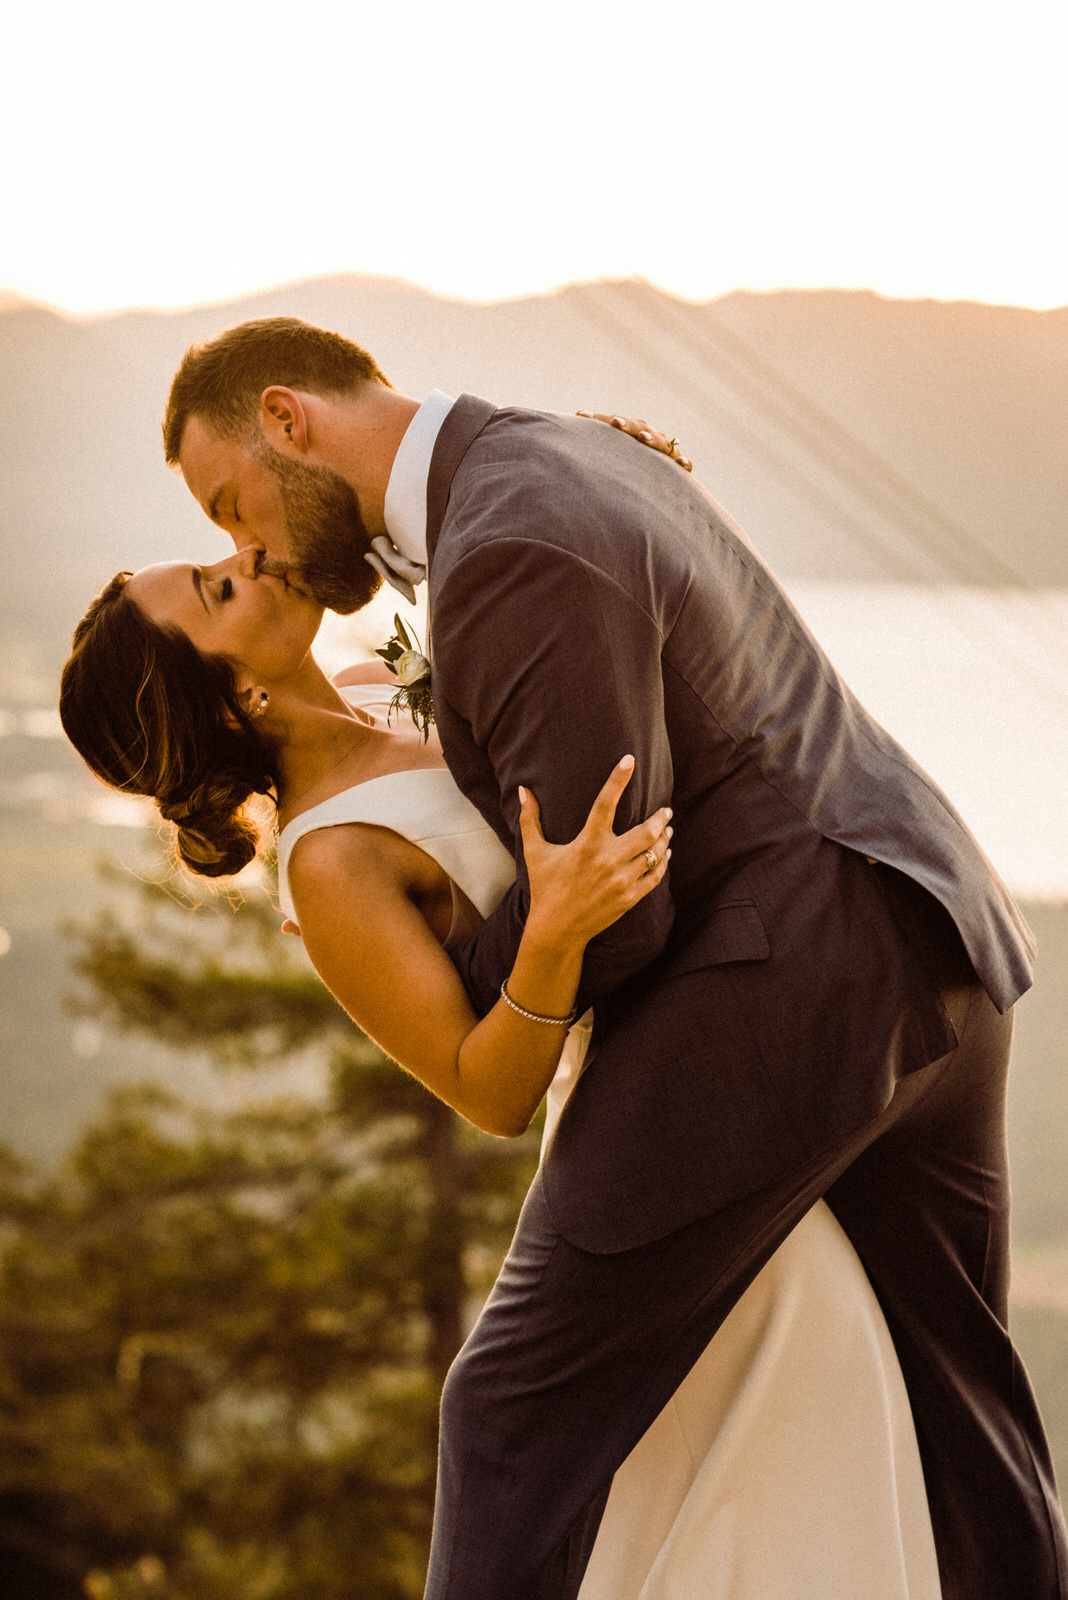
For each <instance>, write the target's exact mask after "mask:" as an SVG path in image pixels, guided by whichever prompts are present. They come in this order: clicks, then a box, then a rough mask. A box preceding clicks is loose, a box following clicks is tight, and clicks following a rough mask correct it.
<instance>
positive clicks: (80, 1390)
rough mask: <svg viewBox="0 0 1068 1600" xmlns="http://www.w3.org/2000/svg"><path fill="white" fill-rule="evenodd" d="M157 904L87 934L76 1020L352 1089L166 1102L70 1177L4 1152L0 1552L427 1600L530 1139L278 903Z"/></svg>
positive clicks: (117, 1575) (126, 1108) (145, 1589)
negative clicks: (466, 1367) (317, 1061)
mask: <svg viewBox="0 0 1068 1600" xmlns="http://www.w3.org/2000/svg"><path fill="white" fill-rule="evenodd" d="M136 899H137V905H136V906H135V908H134V910H133V914H132V920H131V921H124V920H123V917H121V916H119V915H117V914H115V913H114V912H113V913H111V914H109V915H108V916H107V917H105V918H103V919H101V920H100V921H98V922H97V923H96V924H94V925H93V926H92V927H91V928H88V929H83V930H82V931H81V932H80V933H79V934H78V935H77V936H76V937H77V940H78V947H79V948H78V954H77V957H76V968H77V970H78V972H79V973H80V974H81V976H82V978H83V980H85V981H86V982H87V984H88V992H86V991H85V990H83V992H82V995H81V996H80V998H79V999H78V1001H77V1004H78V1006H79V1008H80V1009H82V1010H85V1011H91V1012H93V1013H94V1014H96V1015H104V1016H106V1017H108V1018H109V1019H110V1020H111V1021H112V1022H113V1023H116V1024H118V1025H119V1026H122V1027H125V1028H130V1029H139V1030H141V1031H144V1032H150V1033H154V1034H156V1035H157V1036H162V1037H165V1038H166V1039H168V1040H169V1041H170V1042H171V1043H172V1044H178V1045H180V1046H186V1047H189V1048H196V1049H198V1050H204V1049H207V1050H209V1051H211V1052H212V1053H213V1054H214V1055H215V1056H216V1057H217V1058H218V1059H219V1060H220V1061H225V1062H227V1063H229V1064H231V1065H232V1064H233V1063H234V1062H235V1061H240V1062H244V1063H246V1064H249V1065H253V1064H256V1063H258V1062H264V1061H268V1060H271V1059H275V1058H277V1057H278V1056H279V1055H281V1054H282V1053H284V1052H285V1051H287V1050H292V1049H299V1050H301V1051H304V1052H311V1053H313V1054H315V1055H317V1056H318V1057H320V1058H321V1059H322V1061H323V1064H324V1066H325V1068H326V1074H327V1080H328V1085H329V1087H328V1089H327V1090H326V1092H325V1095H324V1096H323V1098H322V1099H321V1101H320V1102H318V1103H313V1102H311V1101H306V1100H289V1101H280V1102H274V1103H270V1104H264V1103H262V1102H259V1103H251V1104H248V1105H245V1106H243V1107H241V1108H240V1109H237V1110H233V1111H231V1112H229V1113H226V1114H219V1113H216V1112H209V1111H207V1110H204V1109H203V1108H198V1107H195V1106H191V1105H188V1104H184V1103H183V1102H182V1101H181V1100H180V1099H179V1098H177V1097H176V1096H175V1095H173V1094H171V1093H168V1092H167V1091H165V1090H164V1089H162V1088H159V1087H144V1088H141V1089H138V1090H135V1091H125V1092H123V1093H121V1094H119V1095H117V1096H116V1097H115V1098H114V1099H113V1100H112V1102H111V1103H110V1105H109V1107H108V1108H107V1110H106V1112H105V1114H104V1115H103V1116H102V1117H101V1118H100V1120H99V1121H97V1122H96V1123H95V1124H94V1125H92V1126H91V1127H89V1128H87V1129H86V1130H85V1132H84V1134H83V1135H82V1136H81V1138H80V1139H79V1140H78V1142H77V1143H76V1145H75V1146H74V1148H73V1149H72V1150H71V1151H70V1152H69V1155H68V1157H67V1159H66V1161H65V1163H64V1164H63V1166H62V1168H61V1169H60V1170H59V1171H58V1172H57V1173H55V1174H53V1175H51V1176H46V1177H42V1176H38V1175H35V1174H33V1173H31V1172H28V1171H27V1170H26V1169H25V1168H24V1167H22V1166H21V1165H20V1164H19V1163H18V1162H17V1161H16V1160H15V1158H14V1157H13V1156H10V1155H8V1154H0V1547H4V1546H6V1547H7V1548H9V1549H15V1548H17V1549H19V1550H22V1551H24V1552H26V1551H28V1552H30V1553H31V1554H33V1555H36V1557H37V1559H38V1561H39V1562H40V1564H41V1566H42V1568H45V1569H48V1570H51V1571H54V1572H56V1573H61V1574H62V1573H65V1574H68V1575H70V1576H72V1577H77V1578H80V1579H86V1581H87V1592H88V1593H89V1594H90V1595H91V1596H93V1597H95V1600H224V1597H225V1600H305V1597H307V1600H313V1597H314V1600H342V1597H344V1600H363V1597H367V1600H371V1597H372V1596H373V1597H374V1600H407V1597H409V1596H416V1595H418V1594H420V1593H421V1592H422V1581H423V1573H424V1570H425V1558H426V1544H427V1539H428V1534H429V1526H430V1517H431V1508H432V1495H433V1472H434V1451H435V1436H436V1412H437V1396H438V1391H439V1387H440V1382H441V1379H442V1377H443V1375H444V1372H445V1370H446V1369H447V1366H448V1364H449V1362H450V1361H451V1359H452V1356H453V1355H454V1353H455V1350H456V1348H457V1347H458V1344H459V1342H460V1340H461V1337H462V1333H463V1331H464V1329H465V1327H466V1325H467V1324H468V1322H469V1320H470V1318H471V1316H472V1315H473V1313H474V1310H475V1308H476V1306H477V1301H478V1299H479V1297H480V1296H481V1294H482V1293H483V1292H484V1290H485V1288H486V1287H487V1285H488V1281H489V1279H490V1277H491V1276H492V1273H493V1271H494V1270H495V1268H496V1265H497V1263H498V1261H499V1259H500V1256H501V1253H502V1252H503V1249H504V1248H505V1246H506V1243H507V1239H508V1236H509V1234H510V1232H511V1228H512V1226H513V1223H514V1217H515V1212H516V1209H517V1206H518V1203H519V1200H520V1198H521V1195H522V1192H523V1190H524V1189H525V1187H526V1184H527V1182H528V1181H529V1177H530V1174H531V1171H532V1169H533V1163H534V1158H535V1152H534V1149H533V1148H532V1141H530V1140H521V1141H516V1142H513V1143H509V1144H505V1143H501V1142H500V1141H495V1140H491V1139H488V1138H486V1137H485V1136H483V1135H480V1134H478V1133H476V1132H475V1130H473V1129H470V1128H468V1127H467V1126H466V1125H464V1124H462V1123H461V1122H460V1121H459V1120H458V1119H457V1118H456V1117H455V1116H454V1115H453V1113H451V1112H450V1111H448V1110H447V1108H445V1107H443V1106H441V1105H440V1104H439V1103H438V1102H437V1101H435V1100H434V1099H433V1098H432V1097H431V1096H429V1095H428V1094H427V1093H426V1092H425V1091H424V1090H423V1089H422V1087H421V1086H420V1085H418V1084H416V1083H415V1082H414V1081H413V1080H412V1079H410V1078H408V1077H407V1076H405V1075H404V1074H403V1073H402V1072H400V1071H399V1069H398V1068H397V1067H396V1066H395V1065H394V1064H393V1063H391V1062H389V1061H387V1060H386V1059H385V1058H384V1057H383V1056H382V1054H381V1053H380V1052H379V1051H378V1050H377V1049H376V1048H375V1047H374V1046H373V1045H372V1044H371V1043H370V1042H369V1041H368V1040H366V1039H365V1038H363V1036H362V1035H360V1034H359V1033H358V1032H357V1031H356V1030H355V1029H354V1028H353V1027H352V1025H351V1024H350V1023H349V1022H348V1020H347V1019H346V1018H345V1017H344V1016H343V1014H342V1013H341V1012H340V1011H339V1009H338V1008H337V1007H336V1006H335V1005H334V1003H333V1002H332V1001H331V1000H330V999H329V997H328V996H326V995H325V991H322V990H321V988H320V986H319V985H318V981H317V980H316V979H315V978H314V975H312V974H311V973H310V971H309V969H308V968H307V966H306V963H305V962H304V958H303V954H302V951H301V948H300V946H299V944H298V943H297V941H295V940H283V939H281V938H280V937H279V936H278V934H277V933H274V932H273V929H274V928H275V927H276V926H277V921H278V918H277V913H275V912H272V910H271V908H270V906H269V904H268V902H267V901H266V900H265V898H264V897H262V896H257V897H255V898H253V897H251V896H250V897H249V898H247V899H246V900H244V901H227V900H223V899H220V898H217V897H216V898H211V899H208V900H206V901H204V902H197V901H195V900H193V899H191V898H190V897H188V896H186V895H184V894H183V895H181V896H178V897H176V896H175V894H174V893H173V890H172V889H171V887H170V886H169V885H167V884H165V883H163V882H156V883H149V884H146V885H143V886H142V887H141V888H140V889H139V891H138V894H137V896H136ZM125 915H126V916H127V917H129V916H130V911H129V909H127V912H126V913H125Z"/></svg>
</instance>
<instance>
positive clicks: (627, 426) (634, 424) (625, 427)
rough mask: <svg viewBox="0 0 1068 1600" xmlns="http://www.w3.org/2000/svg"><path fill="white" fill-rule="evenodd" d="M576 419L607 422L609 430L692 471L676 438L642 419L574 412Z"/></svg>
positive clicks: (602, 413)
mask: <svg viewBox="0 0 1068 1600" xmlns="http://www.w3.org/2000/svg"><path fill="white" fill-rule="evenodd" d="M575 415H576V416H578V417H589V418H590V419H591V421H593V422H607V424H608V426H609V427H610V428H616V429H617V430H618V431H619V432H620V433H626V434H629V435H630V437H631V438H632V439H638V440H640V441H641V443H642V444H644V445H648V447H649V449H650V450H659V452H660V454H661V455H662V456H670V457H671V459H672V461H674V462H675V463H676V464H677V465H678V466H680V467H681V468H682V469H683V471H684V472H692V471H693V462H692V461H691V460H690V459H689V457H688V456H684V455H683V453H682V447H681V445H680V444H679V441H678V439H677V438H675V437H674V436H672V437H671V438H669V437H668V435H667V434H666V433H662V432H661V430H660V429H659V428H654V427H653V426H652V424H651V423H648V422H646V420H645V418H644V417H621V416H613V415H611V414H610V413H609V412H607V411H576V413H575Z"/></svg>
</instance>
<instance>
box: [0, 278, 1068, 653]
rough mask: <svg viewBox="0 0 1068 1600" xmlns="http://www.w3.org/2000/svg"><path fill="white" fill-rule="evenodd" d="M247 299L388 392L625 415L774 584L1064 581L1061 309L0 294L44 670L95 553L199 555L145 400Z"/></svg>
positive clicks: (666, 299)
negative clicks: (102, 301)
mask: <svg viewBox="0 0 1068 1600" xmlns="http://www.w3.org/2000/svg"><path fill="white" fill-rule="evenodd" d="M271 313H286V314H293V315H298V316H302V317H306V318H308V319H309V320H311V321H314V322H318V323H321V324H323V325H325V326H327V327H331V328H336V329H338V330H340V331H341V332H343V333H346V334H348V335H349V336H350V337H352V338H355V339H356V340H357V341H358V342H360V343H363V344H366V345H367V346H369V347H370V348H371V349H372V350H373V351H374V353H375V354H376V356H377V357H378V359H379V361H380V362H381V364H382V365H383V367H384V369H385V370H386V371H387V372H388V373H389V375H390V377H391V379H392V380H393V382H395V383H396V384H397V386H398V387H399V388H401V389H403V390H405V391H407V392H408V393H411V394H415V395H419V396H421V395H422V394H424V393H425V392H426V391H427V390H429V389H430V388H432V387H434V386H438V387H441V388H444V389H447V390H449V391H450V392H452V393H459V392H461V391H462V390H465V389H467V390H472V391H474V392H476V393H481V394H484V395H486V396H487V397H488V398H490V399H492V400H496V401H498V402H501V403H505V402H512V403H518V404H525V405H534V406H544V407H549V408H551V409H560V410H574V409H576V408H577V407H579V406H584V407H587V408H591V409H597V410H600V409H609V410H621V411H627V412H631V413H636V414H638V415H642V416H647V417H649V418H650V419H651V420H653V421H654V422H656V423H657V424H658V425H659V426H661V427H664V428H666V429H668V430H669V431H670V432H673V433H677V434H678V435H679V437H680V438H681V440H682V442H683V444H684V446H685V448H686V450H687V452H688V454H690V455H692V456H693V458H694V461H695V465H696V470H697V472H698V474H699V476H700V477H701V478H702V479H703V480H704V482H705V483H706V484H707V485H708V487H709V488H710V489H711V490H712V492H713V493H714V494H715V495H716V496H717V497H718V498H719V499H721V500H722V501H723V502H724V503H725V504H726V505H727V506H728V507H729V509H730V510H732V511H733V512H734V513H735V514H736V515H737V516H738V517H739V518H740V519H741V520H742V522H743V524H744V525H745V526H746V528H747V530H748V531H749V533H750V535H751V536H752V537H753V539H754V541H755V542H756V543H757V544H758V545H759V546H760V548H761V549H762V550H763V551H764V553H765V554H766V555H767V557H768V558H769V559H770V561H771V563H772V565H773V566H774V567H775V568H776V569H777V570H778V571H779V572H780V573H781V575H782V576H783V577H785V578H786V579H787V580H790V579H841V580H850V579H855V580H864V579H869V580H870V579H912V580H917V579H918V580H920V581H925V582H939V581H944V580H953V581H957V582H960V581H966V582H980V583H1005V582H1013V581H1017V580H1018V581H1022V582H1025V583H1027V584H1031V585H1040V586H1041V585H1062V584H1068V537H1066V534H1068V510H1066V505H1068V451H1066V449H1065V421H1064V419H1065V417H1066V416H1068V309H1065V310H1058V311H1047V312H1035V311H1025V310H1019V309H1015V308H1011V307H997V306H980V305H972V304H944V303H938V302H933V301H908V302H905V301H891V300H884V299H881V298H879V297H878V296H876V295H874V294H870V293H864V292H846V291H837V290H835V291H832V290H828V291H821V292H809V291H790V292H783V293H775V294H742V293H738V294H732V295H728V296H726V297H725V298H723V299H721V300H717V301H713V302H711V303H709V304H704V305H697V304H691V303H689V302H686V301H681V300H677V299H674V298H673V297H671V296H669V295H667V294H664V293H661V292H660V291H658V290H656V289H654V288H653V287H651V286H650V285H648V284H645V283H642V282H640V281H620V282H604V283H594V284H585V285H579V286H576V287H572V288H568V289H562V290H560V291H558V292H556V293H553V294H549V295H544V296H537V297H532V298H528V299H523V300H513V301H507V302H503V303H499V304H489V305H482V304H469V303H465V302H460V301H455V300H447V299H442V298H440V297H438V296H436V295H432V294H429V293H427V292H425V291H423V290H419V289H416V288H413V287H411V286H410V285H407V284H403V283H397V282H393V281H389V280H384V279H376V278H363V277H336V278H327V279H320V280H315V281H311V282H308V283H301V284H295V285H293V286H291V287H289V288H284V289H278V290H273V291H271V292H269V293H263V294H257V295H253V296H249V297H248V298H246V299H242V300H238V301H233V302H230V303H228V304H225V305H215V306H209V307H200V308H197V309H195V310H191V311H186V312H181V313H173V314H170V313H159V312H130V313H125V314H122V315H116V316H106V317H98V318H92V319H82V320H72V319H69V318H67V317H64V316H61V315H59V314H57V313H55V312H52V311H50V310H48V309H47V308H43V307H41V306H36V305H29V304H27V303H25V302H20V301H18V300H17V299H14V298H12V297H10V296H8V297H5V298H3V299H0V375H2V380H3V384H4V392H5V393H6V394H7V395H9V396H10V397H11V398H12V399H13V401H14V404H13V406H12V409H11V415H10V418H9V424H8V426H6V427H5V428H4V429H3V432H2V438H0V519H2V520H0V556H2V561H3V582H2V584H0V633H3V634H6V635H7V636H8V637H10V636H12V634H15V635H18V636H19V638H20V639H21V641H22V643H23V644H24V645H28V644H30V643H32V644H33V646H34V648H35V649H36V651H37V652H38V655H39V657H40V658H41V662H42V666H43V668H44V669H45V670H46V671H47V672H49V673H50V672H51V671H52V670H53V668H54V664H55V662H57V661H58V659H59V657H60V655H61V654H62V652H63V650H64V647H65V645H66V643H67V641H68V640H69V636H70V628H71V625H72V623H73V622H74V620H75V619H76V618H77V616H78V615H80V613H81V611H82V609H83V608H84V604H85V602H86V600H87V598H88V597H89V595H90V593H91V591H92V590H93V589H94V588H95V587H96V586H98V585H99V584H100V583H101V582H102V581H103V580H104V579H106V578H107V577H108V576H109V575H110V574H111V572H112V571H114V570H115V568H117V567H119V566H137V565H140V564H143V563H144V562H146V561H151V560H158V559H161V558H164V557H166V556H168V555H175V554H178V553H181V554H186V553H189V554H207V555H209V556H210V554H211V552H212V551H213V550H216V549H220V547H219V545H218V542H217V539H218V536H217V535H216V534H215V533H214V532H213V530H210V529H209V528H208V527H207V525H206V524H205V523H204V521H203V519H202V517H201V516H200V514H199V512H198V511H197V509H196V507H195V506H194V504H193V503H192V501H191V500H190V499H189V497H188V496H187V495H186V494H185V492H184V490H183V488H182V485H181V483H180V482H179V481H178V480H176V479H175V477H174V476H173V475H172V474H171V473H169V472H168V471H167V470H166V468H165V466H164V464H163V458H162V450H161V446H160V434H159V423H160V417H161V415H162V410H163V405H164V401H165V398H166V393H167V388H168V384H169V381H170V378H171V375H172V373H173V371H174V369H175V367H176V365H177V363H178V361H179V360H180V358H181V355H182V353H183V351H184V350H185V348H186V347H187V345H189V344H190V343H192V342H193V341H195V340H197V339H202V338H205V337H208V336H210V335H211V334H213V333H215V332H217V331H218V330H220V329H221V328H224V327H226V326H228V325H229V324H231V323H233V322H237V321H240V320H242V319H244V318H246V317H253V316H263V315H267V314H271ZM220 553H221V550H220Z"/></svg>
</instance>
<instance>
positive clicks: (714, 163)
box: [0, 0, 1068, 311]
mask: <svg viewBox="0 0 1068 1600" xmlns="http://www.w3.org/2000/svg"><path fill="white" fill-rule="evenodd" d="M1066 82H1068V4H1066V0H1014V3H1013V4H1012V5H996V6H995V5H993V4H989V5H976V4H975V0H897V3H896V4H895V5H894V6H893V7H891V6H888V5H886V4H885V3H880V4H878V5H875V4H871V3H869V0H733V3H732V4H729V5H728V4H725V3H723V0H678V3H676V4H672V5H669V6H665V5H656V6H653V5H652V4H644V5H643V4H637V3H635V0H615V3H608V0H539V3H538V5H536V6H513V5H509V4H506V3H504V0H449V3H448V4H444V3H443V0H301V4H300V5H295V4H292V3H286V4H283V3H282V0H183V4H182V5H181V6H163V5H160V4H157V3H154V0H95V3H94V4H93V5H85V6H74V5H71V4H70V0H34V3H33V4H32V5H25V6H23V7H21V8H19V9H18V10H17V11H16V10H15V9H14V8H10V9H9V11H8V14H7V20H6V21H5V22H4V24H3V35H2V38H0V122H2V125H3V133H4V149H5V153H6V159H5V161H4V163H3V171H2V174H0V216H2V218H3V224H2V227H0V287H2V288H6V289H9V290H12V291H15V292H17V293H21V294H24V295H27V296H30V297H31V298H37V299H41V300H44V301H47V302H49V303H51V304H55V305H59V306H62V307H64V308H67V309H70V310H75V311H99V310H106V309H113V308H117V307H121V306H126V305H131V304H138V305H159V306H174V305H183V304H189V303H193V302H199V301H205V300H213V299H216V298H220V297H225V296H230V295H238V294H241V293H243V292H245V291H247V290H249V289H253V288H258V287H266V286H269V285H274V284H278V283H282V282H286V281H291V280H293V279H295V278H300V277H305V276H313V275H319V274H323V273H329V272H336V271H353V272H370V273H383V274H388V275H392V276H396V277H402V278H405V279H408V280H409V281H411V282H415V283H419V284H422V285H425V286H426V287H428V288H431V289H434V290H437V291H439V292H441V293H444V294H449V295H458V296H462V297H467V298H473V299H489V298H498V297H507V296H512V295H518V294H524V293H528V292H531V291H538V290H544V289H549V288H551V287H553V286H555V285H557V284H560V283H562V282H568V281H574V280H576V279H587V278H594V277H600V276H607V275H627V274H632V273H639V274H641V275H643V276H644V277H647V278H649V279H651V280H652V281H653V282H655V283H658V284H660V285H661V286H663V287H665V288H667V289H670V290H672V291H674V292H676V293H678V294H682V295H685V296H690V297H693V298H701V299H703V298H708V297H712V296H715V295H717V294H720V293H723V292H725V291H727V290H729V289H732V288H737V287H741V288H756V289H760V288H778V287H784V286H815V285H836V286H843V287H868V288H873V289H876V290H879V291H881V292H882V293H885V294H888V295H894V296H902V297H907V298H912V297H918V296H934V297H936V298H941V299H958V298H966V299H978V300H987V301H1002V302H1007V303H1013V304H1019V305H1030V306H1036V307H1047V306H1054V305H1062V304H1065V303H1068V223H1066V221H1065V206H1064V196H1065V194H1066V193H1068V94H1066V93H1065V88H1064V85H1065V83H1066Z"/></svg>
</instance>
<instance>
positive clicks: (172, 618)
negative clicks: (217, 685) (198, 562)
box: [127, 545, 323, 687]
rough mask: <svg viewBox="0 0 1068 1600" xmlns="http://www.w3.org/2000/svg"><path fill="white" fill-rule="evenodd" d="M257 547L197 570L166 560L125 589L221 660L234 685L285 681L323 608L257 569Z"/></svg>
mask: <svg viewBox="0 0 1068 1600" xmlns="http://www.w3.org/2000/svg"><path fill="white" fill-rule="evenodd" d="M262 554H263V551H262V548H261V547H260V546H259V545H250V546H249V547H248V548H247V549H244V550H238V551H237V552H236V554H234V555H232V556H227V558H226V560H225V561H217V562H216V563H215V565H214V566H211V567H195V566H191V565H190V564H189V563H188V562H185V561H164V562H161V563H160V564H159V565H158V566H154V567H142V569H141V571H140V572H135V573H134V575H133V577H132V578H131V579H130V581H129V583H128V584H127V592H128V594H129V596H130V599H131V600H133V601H135V602H136V603H137V605H138V606H139V607H140V608H141V610H142V611H143V612H144V613H145V615H146V616H147V617H149V618H150V619H151V621H153V622H155V623H157V624H158V625H160V626H171V627H176V628H180V629H181V631H182V632H183V633H184V634H185V635H186V637H187V638H188V639H189V640H190V641H191V643H192V644H194V645H195V646H196V648H197V649H198V650H199V651H200V652H201V654H202V655H220V656H225V657H226V658H227V660H228V661H230V662H231V663H232V664H233V665H234V666H235V667H236V668H237V669H239V680H244V681H243V682H241V681H239V685H238V686H239V687H244V686H245V685H259V684H264V685H267V686H268V687H269V686H270V685H271V684H272V683H279V682H282V681H283V680H284V679H286V678H288V677H289V676H291V674H292V673H294V672H295V671H296V670H297V669H298V668H299V667H300V666H301V665H302V664H303V662H304V661H305V660H306V659H307V656H308V652H309V650H310V649H311V646H312V642H313V640H314V639H315V635H316V634H317V633H318V631H319V624H320V623H321V622H322V619H323V608H322V606H321V605H319V604H318V603H317V602H316V601H314V600H311V599H309V598H308V596H307V595H305V594H302V593H301V592H300V590H299V589H296V588H294V587H293V585H292V584H291V583H289V582H287V580H286V579H285V578H275V577H271V576H269V575H268V574H266V573H261V572H260V571H259V558H260V556H261V555H262Z"/></svg>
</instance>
